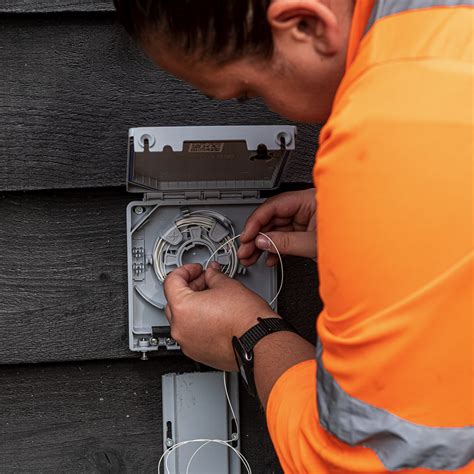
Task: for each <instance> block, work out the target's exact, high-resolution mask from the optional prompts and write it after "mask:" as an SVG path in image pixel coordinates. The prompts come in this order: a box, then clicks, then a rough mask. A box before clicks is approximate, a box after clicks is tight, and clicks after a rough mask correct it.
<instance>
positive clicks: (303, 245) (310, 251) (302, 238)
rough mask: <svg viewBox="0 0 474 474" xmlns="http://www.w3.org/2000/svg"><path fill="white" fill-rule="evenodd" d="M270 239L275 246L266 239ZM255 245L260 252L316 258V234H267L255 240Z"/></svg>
mask: <svg viewBox="0 0 474 474" xmlns="http://www.w3.org/2000/svg"><path fill="white" fill-rule="evenodd" d="M266 236H268V237H270V239H271V240H272V241H273V243H274V244H275V245H273V244H272V242H271V241H270V240H269V239H268V238H267V237H266ZM255 245H256V246H257V247H258V248H259V249H260V250H266V251H267V252H270V253H277V251H276V249H275V247H276V248H277V249H278V251H279V252H280V253H281V254H284V255H295V256H298V257H310V258H314V257H315V256H316V232H267V233H266V234H265V235H262V234H260V235H259V236H258V237H257V238H256V239H255Z"/></svg>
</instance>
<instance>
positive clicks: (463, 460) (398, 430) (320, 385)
mask: <svg viewBox="0 0 474 474" xmlns="http://www.w3.org/2000/svg"><path fill="white" fill-rule="evenodd" d="M316 360H317V364H318V366H317V402H318V412H319V420H320V423H321V426H322V427H323V428H324V429H325V430H326V431H328V432H329V433H331V434H332V435H334V436H336V438H338V439H339V440H341V441H343V442H344V443H347V444H349V445H350V446H360V445H362V446H365V447H367V448H370V449H372V450H373V451H374V452H375V454H377V456H378V458H379V459H380V461H381V462H382V463H383V465H384V466H385V467H386V468H387V469H389V470H397V469H409V468H416V467H424V468H427V469H435V470H451V469H457V468H460V467H462V466H465V465H466V464H468V463H469V462H470V461H472V460H473V459H474V426H468V427H464V428H432V427H430V426H423V425H419V424H415V423H412V422H410V421H406V420H403V419H402V418H399V417H398V416H395V415H393V414H391V413H389V412H388V411H386V410H383V409H381V408H377V407H374V406H372V405H369V404H367V403H364V402H362V401H360V400H358V399H356V398H353V397H351V396H350V395H348V394H347V393H346V392H345V391H344V390H343V389H342V388H341V387H340V386H339V385H338V383H337V382H336V381H335V380H334V378H333V377H332V375H331V374H330V373H329V372H328V371H327V370H326V369H325V367H324V364H323V361H322V346H321V344H320V343H318V347H317V349H316Z"/></svg>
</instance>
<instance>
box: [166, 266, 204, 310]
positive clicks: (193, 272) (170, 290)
mask: <svg viewBox="0 0 474 474" xmlns="http://www.w3.org/2000/svg"><path fill="white" fill-rule="evenodd" d="M202 274H203V269H202V266H201V265H199V264H198V263H191V264H189V265H183V266H182V267H179V268H177V269H176V270H175V271H174V272H172V273H170V274H169V275H168V276H167V277H166V280H165V283H164V290H165V296H166V299H167V300H168V301H174V300H175V299H176V298H179V297H182V296H183V295H185V294H186V293H189V292H192V291H196V290H193V288H192V287H191V285H193V286H194V287H195V288H201V286H202V279H201V280H199V277H200V276H201V275H202ZM195 280H198V281H197V282H195Z"/></svg>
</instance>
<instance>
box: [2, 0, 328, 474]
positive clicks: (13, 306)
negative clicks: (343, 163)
mask: <svg viewBox="0 0 474 474" xmlns="http://www.w3.org/2000/svg"><path fill="white" fill-rule="evenodd" d="M112 10H113V7H112V1H111V0H65V1H62V0H61V1H60V0H0V129H1V132H0V472H2V473H13V472H55V471H57V472H71V473H73V472H97V473H106V472H107V473H109V472H110V473H122V472H144V473H148V472H150V473H152V472H156V461H157V460H158V456H159V454H161V405H160V404H161V397H160V393H161V392H160V390H161V389H160V376H161V374H163V373H167V372H173V371H185V370H193V369H194V368H195V366H194V364H192V363H191V362H190V361H189V360H187V359H186V358H184V357H183V356H180V355H177V356H165V357H155V358H152V360H150V361H148V362H147V363H141V362H139V361H138V360H136V355H135V354H132V353H130V352H129V350H128V342H127V338H128V330H127V292H126V278H127V276H126V238H125V207H126V205H127V203H128V202H129V201H130V200H132V197H131V196H130V195H127V193H126V192H125V190H124V184H125V165H126V146H127V130H128V128H129V127H136V126H151V125H155V126H159V125H168V126H172V125H233V124H274V123H287V121H286V120H284V119H282V118H280V117H277V116H276V115H274V114H272V113H271V112H269V111H268V110H266V109H265V107H264V106H263V105H262V104H261V103H260V102H258V101H251V102H250V103H248V104H245V105H241V104H236V103H235V102H226V103H219V102H215V101H209V100H208V99H206V98H204V97H202V96H201V95H200V94H199V93H198V92H196V91H193V90H192V89H191V88H190V87H189V86H187V85H186V84H184V83H182V82H180V81H178V80H176V79H174V78H172V77H170V76H169V75H168V74H166V73H164V72H162V71H160V70H159V69H157V68H156V67H155V66H154V65H153V64H152V63H151V62H150V61H149V60H148V59H147V58H145V57H144V56H143V54H142V53H141V52H140V51H139V49H138V48H137V47H136V46H135V45H134V44H133V43H132V42H131V41H130V40H129V38H128V37H127V35H126V34H125V33H124V32H123V31H122V29H121V28H120V27H119V26H118V25H116V24H115V22H114V19H113V14H112ZM318 131H319V128H318V127H312V126H300V127H299V136H298V149H297V152H296V153H295V155H294V157H293V160H292V162H291V163H290V165H289V167H288V169H287V171H286V174H285V176H284V181H285V182H287V183H305V184H306V185H308V184H310V183H311V169H312V165H313V156H314V152H315V148H316V143H317V134H318ZM290 187H291V186H290V185H289V184H287V185H285V186H284V188H285V189H290ZM285 277H286V280H285V287H284V290H283V293H282V294H281V297H280V298H279V305H280V306H279V308H280V312H281V314H283V315H284V316H286V317H287V318H288V319H289V320H290V321H292V322H293V323H294V325H295V326H296V327H297V328H298V329H299V330H300V331H301V333H302V334H303V335H304V336H305V337H307V338H308V339H309V340H312V341H314V339H315V325H314V319H313V317H314V316H315V315H316V314H317V313H318V311H319V309H320V307H321V303H320V301H319V300H318V298H317V297H316V291H317V285H318V283H317V274H316V269H315V265H314V264H313V263H312V262H309V261H307V260H303V259H297V258H287V259H286V260H285ZM130 357H133V358H135V359H128V360H127V358H130ZM91 359H96V361H94V362H86V363H84V362H81V363H79V362H77V361H84V360H91ZM114 359H120V360H114ZM60 361H69V362H68V363H56V362H60ZM32 362H34V363H42V364H41V365H24V364H28V363H32ZM52 362H54V363H52ZM50 363H51V364H50ZM2 364H3V365H2ZM13 364H19V365H13ZM20 364H23V365H20ZM241 412H242V415H241V426H242V433H243V436H244V439H243V450H244V453H245V454H246V456H247V457H248V458H249V461H250V463H251V465H252V467H253V469H254V471H255V472H259V473H260V472H262V473H271V472H280V471H279V468H278V462H277V460H276V456H275V453H274V452H273V450H272V447H271V444H270V441H269V438H268V435H267V431H266V425H265V420H264V415H263V413H262V411H261V410H260V407H259V405H258V402H256V401H255V400H253V399H250V398H249V397H247V396H246V395H245V394H241ZM127 415H129V416H127Z"/></svg>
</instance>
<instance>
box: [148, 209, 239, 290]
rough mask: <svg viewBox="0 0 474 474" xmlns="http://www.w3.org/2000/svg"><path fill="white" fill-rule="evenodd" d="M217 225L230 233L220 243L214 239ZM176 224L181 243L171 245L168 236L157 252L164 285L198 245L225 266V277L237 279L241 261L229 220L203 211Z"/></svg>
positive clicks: (189, 214) (155, 262) (157, 245)
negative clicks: (184, 254)
mask: <svg viewBox="0 0 474 474" xmlns="http://www.w3.org/2000/svg"><path fill="white" fill-rule="evenodd" d="M217 223H218V224H220V225H221V226H222V228H223V229H225V230H226V231H227V234H226V235H225V236H223V237H222V238H220V239H219V240H217V241H216V240H213V239H212V238H211V237H212V232H213V229H215V226H216V224H217ZM174 224H175V227H176V229H177V231H179V233H180V234H181V237H180V242H179V243H171V242H170V239H167V238H166V235H167V234H165V236H160V237H158V239H157V240H156V242H155V246H154V249H153V268H154V270H155V274H156V276H157V278H158V280H159V281H160V282H161V283H163V282H164V281H165V278H166V276H167V275H168V273H170V272H171V271H172V270H174V269H175V268H176V267H178V266H180V265H181V264H182V262H181V256H182V253H183V251H185V250H186V249H187V248H189V249H190V248H192V247H194V246H196V245H200V246H203V247H206V248H207V249H208V251H209V254H210V255H211V258H213V259H214V260H215V261H217V262H218V263H219V264H220V265H221V271H222V272H223V273H225V274H226V275H227V276H229V277H230V278H233V277H234V276H235V274H236V273H237V270H238V269H239V259H238V258H237V246H236V242H235V240H236V239H235V230H234V226H233V225H232V222H231V221H230V220H229V219H228V218H227V217H225V216H223V215H222V214H219V213H218V212H215V211H210V210H199V211H193V212H187V213H185V214H183V215H182V216H180V217H179V218H178V219H177V220H176V221H175V223H174ZM171 230H175V229H174V228H173V229H171ZM183 241H184V243H182V242H183Z"/></svg>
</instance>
